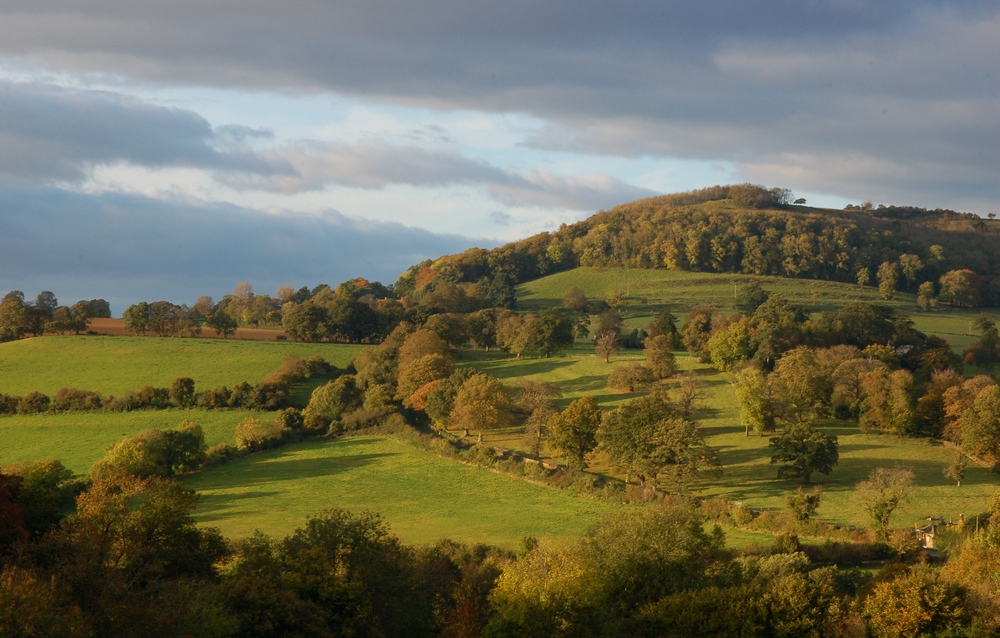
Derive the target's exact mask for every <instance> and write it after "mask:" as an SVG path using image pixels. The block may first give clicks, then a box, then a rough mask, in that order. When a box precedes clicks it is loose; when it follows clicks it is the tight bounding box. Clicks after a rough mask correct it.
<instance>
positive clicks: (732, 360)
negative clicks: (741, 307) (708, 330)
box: [705, 319, 753, 372]
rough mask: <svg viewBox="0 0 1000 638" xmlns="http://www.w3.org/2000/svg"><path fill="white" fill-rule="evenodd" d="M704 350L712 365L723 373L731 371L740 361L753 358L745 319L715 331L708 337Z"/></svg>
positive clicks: (748, 328) (748, 329)
mask: <svg viewBox="0 0 1000 638" xmlns="http://www.w3.org/2000/svg"><path fill="white" fill-rule="evenodd" d="M705 349H706V350H707V351H708V355H709V358H710V359H711V360H712V365H713V366H715V367H716V368H717V369H719V370H722V371H724V372H726V371H729V370H732V369H733V366H735V365H736V364H737V363H739V362H740V361H745V360H747V359H749V358H750V357H752V356H753V347H752V343H751V339H750V327H749V325H748V321H747V320H746V319H741V320H739V321H737V322H735V323H732V324H730V325H729V326H727V327H726V328H725V329H724V330H717V331H716V332H715V333H713V334H712V336H711V337H709V339H708V342H707V344H706V345H705Z"/></svg>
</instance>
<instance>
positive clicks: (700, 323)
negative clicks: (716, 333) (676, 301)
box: [681, 308, 712, 362]
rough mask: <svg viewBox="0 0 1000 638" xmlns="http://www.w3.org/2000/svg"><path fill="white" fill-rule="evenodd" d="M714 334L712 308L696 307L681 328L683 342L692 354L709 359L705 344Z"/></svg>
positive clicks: (705, 359)
mask: <svg viewBox="0 0 1000 638" xmlns="http://www.w3.org/2000/svg"><path fill="white" fill-rule="evenodd" d="M711 334H712V310H711V309H710V308H696V309H695V310H693V311H692V312H691V314H690V315H689V316H688V320H687V323H685V324H684V327H683V328H682V329H681V342H682V343H683V344H684V348H686V349H687V351H688V352H690V353H691V355H692V356H695V357H698V358H699V359H703V360H704V361H706V362H707V361H708V359H707V358H705V357H706V356H707V352H706V350H705V345H706V344H707V343H708V338H709V335H711Z"/></svg>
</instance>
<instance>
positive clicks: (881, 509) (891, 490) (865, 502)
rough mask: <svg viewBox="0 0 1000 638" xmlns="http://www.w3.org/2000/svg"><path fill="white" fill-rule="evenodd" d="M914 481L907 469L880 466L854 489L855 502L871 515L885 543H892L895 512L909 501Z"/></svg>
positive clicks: (876, 529) (875, 527)
mask: <svg viewBox="0 0 1000 638" xmlns="http://www.w3.org/2000/svg"><path fill="white" fill-rule="evenodd" d="M914 478H915V477H914V474H913V472H912V471H911V470H907V469H905V468H891V469H890V468H886V467H877V468H875V469H873V470H872V471H871V473H870V474H869V475H868V478H867V479H865V480H863V481H861V482H860V483H858V484H857V486H856V487H855V488H854V497H853V498H854V503H855V504H856V505H858V507H860V508H861V509H863V510H864V511H865V512H867V513H868V516H869V517H870V519H871V523H872V528H873V529H874V530H875V531H876V532H877V534H878V535H879V538H880V539H881V540H882V542H886V543H887V542H889V521H890V520H891V518H892V513H893V512H895V511H896V508H897V507H899V506H900V505H901V504H902V503H903V502H905V501H906V500H907V499H909V497H910V493H911V492H912V490H913V480H914Z"/></svg>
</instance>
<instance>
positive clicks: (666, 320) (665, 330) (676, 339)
mask: <svg viewBox="0 0 1000 638" xmlns="http://www.w3.org/2000/svg"><path fill="white" fill-rule="evenodd" d="M660 335H663V336H665V337H667V338H668V339H669V340H670V349H671V350H677V349H679V348H680V347H681V334H680V332H678V330H677V317H675V316H674V315H673V314H672V313H671V312H670V309H669V308H664V309H663V310H662V311H661V312H660V315H659V316H658V317H657V318H656V321H654V322H653V323H651V324H649V336H650V337H658V336H660Z"/></svg>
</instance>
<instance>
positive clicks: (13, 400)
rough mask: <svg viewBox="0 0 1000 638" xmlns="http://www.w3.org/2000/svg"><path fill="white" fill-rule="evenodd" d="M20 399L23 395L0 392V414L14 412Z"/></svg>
mask: <svg viewBox="0 0 1000 638" xmlns="http://www.w3.org/2000/svg"><path fill="white" fill-rule="evenodd" d="M20 401H21V397H14V396H11V395H9V394H3V393H0V414H14V413H15V412H17V404H18V403H19V402H20Z"/></svg>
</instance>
